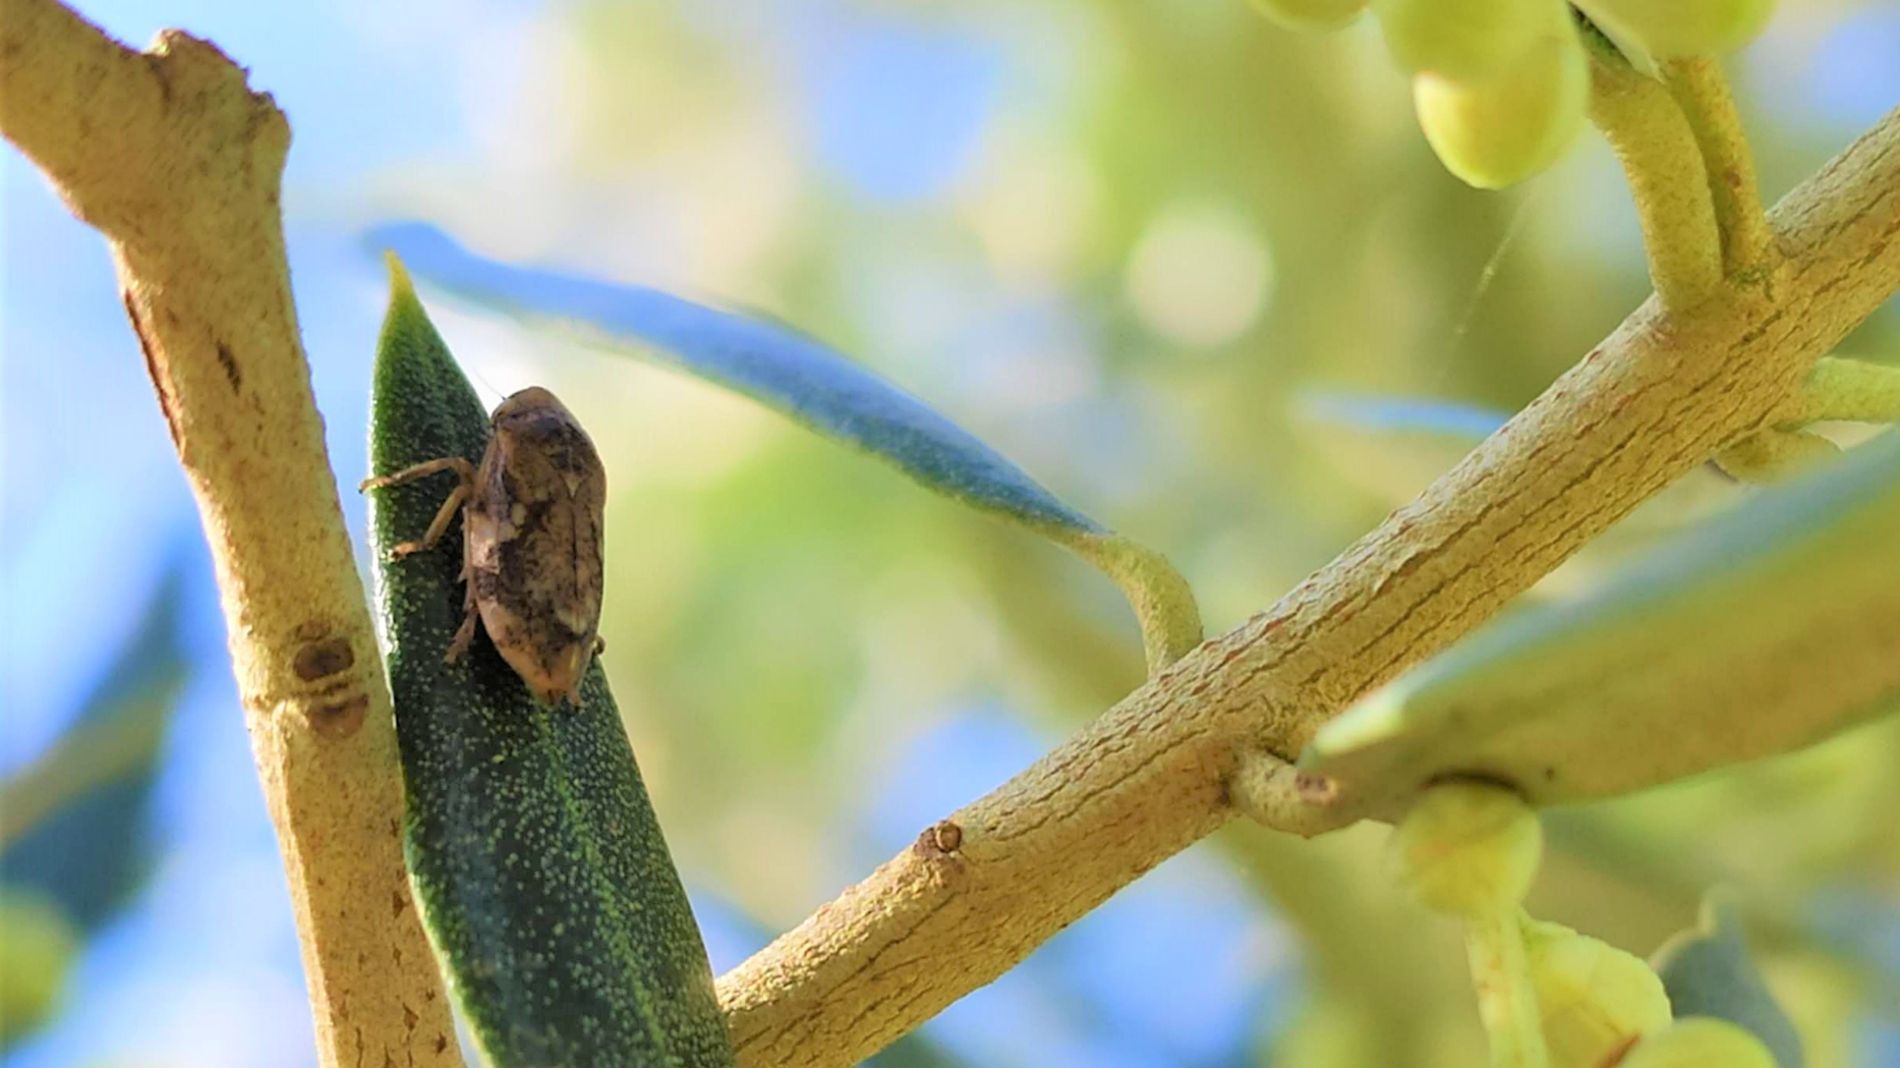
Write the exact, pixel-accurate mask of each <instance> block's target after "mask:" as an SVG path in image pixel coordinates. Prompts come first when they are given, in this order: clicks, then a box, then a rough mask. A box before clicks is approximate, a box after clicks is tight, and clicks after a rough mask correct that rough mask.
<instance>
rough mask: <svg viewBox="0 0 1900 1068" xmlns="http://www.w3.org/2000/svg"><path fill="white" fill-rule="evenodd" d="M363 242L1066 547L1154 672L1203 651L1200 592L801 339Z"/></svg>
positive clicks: (419, 236)
mask: <svg viewBox="0 0 1900 1068" xmlns="http://www.w3.org/2000/svg"><path fill="white" fill-rule="evenodd" d="M366 240H367V241H368V243H369V244H370V245H372V246H373V247H375V248H377V249H388V250H390V251H392V252H394V253H396V254H397V255H399V256H401V257H402V260H403V262H404V264H405V265H406V266H408V268H409V269H410V270H411V271H413V272H414V273H415V275H416V277H418V278H420V279H422V280H424V281H425V282H428V283H432V284H434V285H437V286H441V287H442V288H444V289H447V290H448V291H450V292H452V293H456V294H458V295H460V296H462V297H464V298H467V299H469V300H472V301H475V302H476V303H479V304H481V305H484V306H486V307H490V308H494V309H496V310H500V311H504V312H507V313H509V314H512V315H515V316H518V317H520V318H521V319H523V320H526V321H528V322H532V323H537V324H542V325H548V326H553V327H557V328H559V329H561V330H564V331H566V332H568V333H570V334H573V335H574V336H576V337H577V338H579V339H581V340H583V341H586V342H589V343H591V344H595V345H601V346H605V347H608V348H611V349H614V350H631V351H634V352H637V353H639V354H641V355H643V356H648V357H655V356H657V357H659V358H661V359H664V360H665V361H666V362H668V363H671V364H672V365H674V366H676V367H679V368H681V369H683V370H685V371H688V372H691V373H692V374H695V375H698V376H700V377H702V378H705V379H707V380H709V381H712V382H716V383H718V384H720V385H722V386H725V387H726V388H728V389H732V390H734V391H737V392H739V393H743V394H745V395H747V396H749V397H752V398H753V399H755V400H758V401H759V402H761V403H763V404H765V405H767V406H768V407H771V408H774V409H776V410H778V411H780V412H783V413H785V414H786V415H788V416H790V417H791V418H793V419H794V420H797V421H798V422H799V423H801V424H803V425H805V426H807V427H809V428H811V429H812V430H815V431H817V432H818V433H820V434H823V435H825V436H827V437H830V438H833V439H835V440H837V441H841V442H844V443H845V444H848V445H851V446H853V447H855V448H858V449H861V450H863V451H865V452H867V453H869V454H871V455H873V456H876V457H878V458H880V459H882V460H884V461H886V462H888V463H890V464H891V465H893V466H895V467H896V468H897V469H898V470H900V471H902V472H904V473H905V474H906V475H909V476H910V477H911V478H912V479H914V480H916V481H917V482H919V483H921V484H922V485H924V486H926V487H928V488H930V489H933V490H936V491H937V492H939V493H943V494H945V495H947V496H949V497H951V498H953V499H955V500H958V501H961V502H963V503H965V504H968V505H970V506H971V507H973V508H977V509H980V510H982V511H985V512H989V513H991V514H993V515H997V516H1000V517H1002V518H1005V519H1009V520H1011V521H1014V522H1016V523H1019V524H1021V525H1023V526H1026V527H1028V528H1030V529H1031V530H1034V531H1036V532H1038V533H1040V534H1042V535H1043V536H1045V537H1047V538H1050V539H1051V540H1053V541H1055V542H1057V543H1059V544H1061V545H1063V546H1065V547H1067V548H1069V549H1070V550H1071V551H1073V552H1075V553H1076V554H1077V555H1079V556H1081V557H1082V558H1083V559H1085V560H1088V561H1089V562H1090V563H1092V564H1094V565H1095V566H1097V567H1098V568H1100V569H1101V570H1102V571H1104V572H1105V573H1106V574H1107V575H1108V576H1109V577H1110V578H1112V579H1113V580H1114V581H1115V582H1116V584H1117V585H1119V586H1120V587H1121V588H1122V591H1123V593H1124V594H1125V595H1126V596H1127V597H1128V598H1129V600H1130V602H1131V603H1132V604H1133V606H1134V608H1135V613H1136V615H1137V616H1138V617H1139V619H1140V621H1141V626H1142V635H1143V644H1144V645H1145V647H1146V649H1147V653H1148V661H1149V666H1150V668H1151V669H1155V668H1159V667H1160V666H1162V665H1164V664H1167V663H1170V662H1172V661H1173V660H1175V659H1176V658H1178V657H1179V656H1180V655H1181V654H1182V653H1184V652H1186V651H1187V650H1188V649H1190V648H1192V647H1193V646H1194V645H1195V644H1196V643H1198V642H1199V641H1200V640H1201V621H1200V612H1199V609H1198V608H1197V607H1196V605H1195V603H1194V597H1193V594H1192V591H1190V590H1189V588H1188V586H1187V583H1186V581H1185V580H1184V579H1182V578H1181V576H1180V574H1179V573H1178V572H1176V571H1175V570H1174V568H1173V566H1172V565H1170V564H1169V563H1168V562H1167V560H1166V559H1165V558H1164V557H1162V556H1161V554H1159V553H1157V552H1154V551H1153V550H1151V549H1148V548H1146V547H1144V546H1141V545H1139V544H1137V543H1135V542H1133V541H1131V540H1129V539H1128V538H1125V537H1123V536H1121V535H1119V534H1115V533H1113V532H1112V531H1110V530H1108V529H1107V528H1106V527H1103V526H1102V525H1101V524H1099V523H1097V522H1096V521H1095V520H1093V519H1090V518H1089V517H1088V516H1086V515H1084V514H1083V513H1082V512H1080V511H1078V510H1076V509H1075V508H1073V507H1071V506H1069V505H1068V504H1066V503H1064V502H1063V501H1061V500H1059V499H1058V498H1057V497H1056V496H1055V495H1054V494H1052V493H1050V492H1049V491H1048V490H1047V489H1045V488H1043V487H1042V486H1041V485H1040V484H1038V483H1037V482H1036V481H1035V480H1034V479H1032V478H1031V477H1029V475H1028V474H1027V473H1026V472H1024V471H1023V470H1022V469H1021V468H1020V467H1017V466H1016V465H1015V464H1013V463H1011V462H1010V461H1009V460H1008V459H1006V458H1004V457H1003V456H1002V455H1001V454H999V453H997V452H996V451H995V450H994V449H992V448H990V447H989V446H988V445H985V444H984V443H983V442H982V441H980V440H978V439H977V438H976V437H975V436H973V435H972V434H970V433H969V432H968V431H966V430H964V429H963V428H961V427H959V426H957V425H956V424H955V423H953V422H951V421H950V420H949V419H946V418H945V417H944V416H942V415H941V414H939V413H938V412H937V411H935V410H934V409H932V408H931V407H930V406H929V405H927V404H925V403H923V402H922V401H920V400H918V399H917V398H915V397H912V396H911V395H909V394H908V393H905V392H904V391H903V390H901V389H899V388H898V387H896V386H895V385H892V384H891V383H890V382H887V381H885V380H884V379H883V378H881V377H879V376H878V375H876V374H874V373H872V372H871V371H870V370H869V369H867V368H865V367H864V366H862V365H861V364H858V363H856V362H854V361H852V360H850V359H847V358H846V357H845V356H843V355H842V354H840V353H839V352H837V351H836V350H834V349H832V348H830V347H828V346H826V345H824V344H822V343H820V342H818V341H816V340H814V339H812V338H810V337H808V336H806V335H804V334H802V333H799V332H798V331H796V330H793V329H790V328H788V327H785V326H782V325H779V324H777V323H774V322H769V321H766V320H763V319H757V318H752V317H748V316H744V315H740V314H737V313H734V312H730V311H722V310H719V309H715V308H709V307H706V306H704V305H700V304H695V303H693V302H691V301H687V300H682V299H680V298H679V297H675V296H672V295H670V294H667V293H662V292H660V291H658V290H655V289H649V288H645V287H641V286H625V285H615V284H612V283H607V282H601V281H596V280H592V279H587V278H579V277H574V276H571V275H564V274H558V273H554V272H551V271H544V270H537V269H533V268H527V267H519V266H515V265H511V264H506V263H501V262H498V261H495V260H491V259H486V258H484V257H481V256H478V255H475V254H473V253H471V252H469V251H468V250H466V249H464V248H462V247H461V246H460V245H459V244H457V243H456V242H455V241H454V240H453V239H451V238H450V237H449V236H448V235H447V234H445V233H443V232H442V231H441V230H439V229H437V228H435V227H433V226H430V225H428V224H426V223H415V222H409V223H395V224H390V225H386V226H382V227H378V228H376V229H374V230H372V231H371V232H370V233H369V234H368V235H367V237H366Z"/></svg>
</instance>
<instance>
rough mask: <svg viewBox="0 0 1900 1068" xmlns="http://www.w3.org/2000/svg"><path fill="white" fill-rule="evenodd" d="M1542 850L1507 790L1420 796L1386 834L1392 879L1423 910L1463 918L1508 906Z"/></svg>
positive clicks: (1467, 785)
mask: <svg viewBox="0 0 1900 1068" xmlns="http://www.w3.org/2000/svg"><path fill="white" fill-rule="evenodd" d="M1543 846H1544V833H1543V829H1542V827H1541V826H1540V825H1539V824H1538V822H1537V815H1536V813H1534V812H1532V811H1531V810H1530V807H1529V806H1527V805H1525V804H1524V801H1523V799H1522V798H1519V797H1518V796H1517V794H1516V793H1515V792H1513V791H1511V790H1507V789H1505V788H1504V787H1502V786H1492V785H1489V784H1486V783H1475V782H1450V783H1442V784H1440V785H1437V786H1434V787H1432V788H1430V789H1429V790H1426V791H1425V793H1424V794H1423V795H1421V796H1420V797H1419V799H1418V802H1417V803H1416V804H1414V805H1413V806H1412V811H1411V812H1409V813H1407V814H1406V816H1405V819H1403V820H1401V821H1400V822H1399V825H1398V827H1397V828H1396V829H1394V831H1393V832H1392V851H1393V855H1394V857H1395V859H1396V860H1397V863H1398V869H1399V877H1400V879H1401V880H1402V881H1403V882H1404V883H1405V884H1406V885H1407V886H1408V887H1410V888H1411V890H1412V892H1413V893H1414V894H1416V895H1417V896H1418V899H1419V900H1420V901H1422V902H1424V904H1425V906H1426V907H1427V908H1430V909H1433V910H1435V911H1438V912H1445V913H1450V914H1452V915H1455V916H1461V917H1464V918H1466V919H1476V918H1482V917H1486V916H1494V915H1497V914H1498V913H1500V912H1506V911H1508V910H1510V909H1514V908H1516V907H1517V905H1518V903H1519V902H1521V901H1523V900H1524V894H1525V892H1526V891H1528V890H1529V889H1530V885H1531V878H1532V876H1534V875H1536V874H1537V864H1538V861H1539V859H1540V857H1541V855H1542V852H1543Z"/></svg>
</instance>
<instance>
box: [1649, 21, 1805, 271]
mask: <svg viewBox="0 0 1900 1068" xmlns="http://www.w3.org/2000/svg"><path fill="white" fill-rule="evenodd" d="M1662 74H1663V82H1664V84H1665V85H1667V86H1668V88H1669V92H1670V95H1672V96H1674V97H1675V99H1676V105H1677V106H1678V107H1680V108H1681V109H1682V114H1683V116H1684V117H1685V118H1687V119H1688V120H1689V129H1690V130H1691V131H1693V132H1694V134H1695V139H1696V144H1697V145H1698V146H1700V148H1701V151H1702V162H1703V165H1704V166H1705V167H1706V168H1707V170H1708V178H1709V196H1710V198H1711V199H1712V200H1713V201H1714V203H1715V218H1716V223H1717V225H1719V226H1720V227H1721V230H1722V254H1723V265H1724V267H1725V268H1726V270H1727V273H1728V275H1729V277H1731V278H1732V277H1736V276H1738V275H1745V274H1747V273H1749V272H1752V271H1756V270H1759V269H1761V268H1762V267H1764V266H1767V265H1769V264H1772V263H1773V262H1774V261H1776V260H1778V259H1779V258H1780V252H1779V250H1777V249H1776V248H1775V235H1774V231H1773V230H1771V229H1770V228H1769V226H1768V213H1767V212H1766V211H1765V210H1763V208H1762V203H1761V189H1760V186H1759V183H1758V182H1757V181H1756V179H1755V159H1754V154H1753V153H1752V152H1750V151H1749V147H1748V134H1747V132H1746V131H1745V130H1743V129H1742V120H1741V115H1740V114H1739V113H1738V112H1737V111H1736V110H1735V97H1734V96H1733V94H1731V93H1730V92H1729V85H1728V79H1727V78H1726V77H1724V76H1723V74H1722V67H1721V64H1720V63H1718V62H1716V61H1715V60H1714V59H1712V58H1710V57H1708V56H1684V57H1681V58H1677V59H1669V60H1664V61H1663V63H1662Z"/></svg>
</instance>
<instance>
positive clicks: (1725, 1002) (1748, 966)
mask: <svg viewBox="0 0 1900 1068" xmlns="http://www.w3.org/2000/svg"><path fill="white" fill-rule="evenodd" d="M1735 911H1736V910H1735V906H1734V904H1733V903H1732V902H1730V901H1728V900H1727V899H1726V898H1725V897H1724V896H1723V895H1722V894H1720V893H1711V894H1710V895H1709V896H1708V897H1707V898H1706V899H1705V900H1704V901H1703V905H1702V917H1701V921H1700V922H1699V923H1698V924H1697V925H1696V926H1695V927H1692V928H1690V929H1689V930H1687V931H1684V932H1682V933H1681V934H1678V935H1676V936H1675V937H1674V938H1671V939H1670V940H1669V941H1668V942H1666V943H1664V944H1663V946H1662V947H1661V948H1659V949H1658V950H1656V953H1655V955H1654V958H1653V960H1652V961H1651V963H1652V964H1653V965H1654V967H1655V969H1656V972H1657V974H1659V975H1661V976H1662V981H1663V988H1664V989H1665V990H1667V991H1668V992H1669V1006H1670V1009H1671V1011H1673V1012H1674V1014H1675V1016H1676V1018H1677V1019H1681V1018H1682V1017H1685V1016H1715V1017H1719V1018H1721V1019H1724V1020H1728V1021H1730V1022H1731V1023H1735V1024H1738V1025H1740V1026H1742V1027H1745V1028H1747V1029H1748V1030H1750V1031H1752V1032H1754V1034H1755V1037H1756V1038H1759V1039H1761V1041H1762V1044H1763V1045H1765V1046H1767V1047H1768V1049H1769V1052H1771V1053H1773V1054H1774V1055H1775V1061H1776V1063H1777V1064H1779V1065H1780V1066H1781V1068H1805V1065H1806V1063H1807V1058H1806V1056H1805V1054H1804V1053H1803V1050H1802V1047H1801V1036H1800V1035H1799V1034H1798V1033H1796V1031H1795V1029H1794V1024H1793V1022H1792V1021H1790V1020H1789V1019H1788V1014H1787V1013H1786V1012H1784V1011H1782V1008H1781V1004H1780V1003H1779V1002H1778V1001H1776V1000H1775V996H1774V994H1773V992H1771V991H1770V990H1769V989H1768V984H1767V983H1766V982H1765V981H1763V979H1762V976H1761V969H1760V968H1759V967H1757V966H1756V964H1755V958H1754V956H1753V955H1752V954H1750V953H1749V951H1748V943H1747V941H1746V940H1744V938H1743V937H1742V925H1741V921H1740V920H1739V919H1737V918H1736V915H1735Z"/></svg>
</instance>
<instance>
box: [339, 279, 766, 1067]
mask: <svg viewBox="0 0 1900 1068" xmlns="http://www.w3.org/2000/svg"><path fill="white" fill-rule="evenodd" d="M392 273H393V275H394V279H393V292H392V294H391V298H390V306H389V314H388V318H387V319H386V320H385V321H384V324H383V333H382V338H381V340H380V342H379V344H378V348H377V354H376V368H375V373H374V380H373V385H372V394H371V402H370V463H371V465H372V467H373V468H374V471H375V473H377V474H387V473H390V472H393V471H397V470H400V469H402V468H404V467H407V466H410V465H412V464H415V463H419V462H422V461H424V460H432V459H437V458H440V457H445V456H461V457H466V458H468V459H469V460H470V461H474V460H477V459H478V458H479V457H480V455H481V452H482V449H483V447H484V445H485V443H486V439H487V435H488V416H487V413H486V412H484V411H483V410H482V406H481V403H480V401H478V400H477V399H476V396H475V392H474V390H473V389H471V388H470V387H469V384H468V381H467V379H465V378H464V377H463V376H462V372H461V370H460V369H459V368H457V366H456V365H455V361H454V360H453V358H452V357H450V355H449V352H448V349H447V348H446V347H445V346H444V345H443V343H442V339H441V337H440V336H438V335H437V334H436V331H435V328H434V327H433V326H432V325H431V324H430V322H429V319H428V316H427V315H426V314H425V313H424V311H423V309H422V305H421V304H420V303H419V302H418V301H417V300H416V295H415V291H414V290H413V289H412V288H411V287H410V285H409V282H408V279H407V277H406V276H405V275H404V273H403V271H402V269H401V267H400V265H397V264H394V263H392ZM452 486H453V482H452V480H451V478H450V476H447V475H442V476H438V477H432V478H425V479H422V480H419V481H417V482H414V483H410V484H407V485H402V486H392V487H385V488H382V489H377V490H374V491H373V492H372V495H371V498H370V539H371V543H372V545H373V547H374V549H375V552H376V563H375V568H374V570H375V573H376V578H377V583H376V586H377V598H376V601H377V614H378V619H379V622H380V624H381V627H382V629H383V636H384V640H385V642H386V644H387V646H388V665H389V682H390V690H391V692H392V694H393V696H394V698H395V709H396V737H397V742H398V745H399V747H400V750H401V756H402V768H403V782H404V786H405V790H406V793H407V801H408V807H407V814H406V817H405V826H404V847H405V853H406V855H407V858H408V863H409V871H410V877H411V879H412V880H413V883H414V886H415V889H416V897H417V900H418V901H419V902H420V904H421V909H422V916H423V921H424V924H425V926H426V927H427V929H428V931H429V936H430V939H431V941H432V942H433V943H434V946H435V949H436V952H437V954H438V955H439V956H440V957H441V958H442V960H443V963H444V964H445V966H446V972H447V974H448V976H449V978H450V986H451V988H452V990H453V991H454V993H455V997H456V999H457V1001H458V1003H459V1004H460V1006H461V1008H462V1010H463V1012H464V1013H465V1014H466V1016H467V1017H468V1019H469V1021H470V1023H471V1024H472V1025H473V1029H474V1032H475V1036H476V1039H477V1041H478V1042H479V1043H480V1045H481V1047H482V1050H483V1053H484V1055H485V1056H486V1057H487V1058H488V1060H489V1061H490V1063H492V1064H494V1065H496V1066H498V1068H530V1066H532V1068H540V1066H544V1065H553V1064H572V1065H581V1064H586V1065H603V1066H606V1065H625V1066H629V1068H632V1066H642V1068H644V1066H655V1065H668V1066H678V1068H729V1066H730V1065H731V1064H732V1063H733V1054H732V1050H731V1047H730V1044H729V1041H728V1039H727V1036H726V1028H725V1020H724V1018H723V1017H722V1016H721V1015H720V1012H719V1005H718V1002H717V1000H716V998H715V996H714V993H713V978H712V969H711V967H710V966H709V965H708V964H707V961H706V950H705V946H704V943H703V942H702V941H701V939H700V933H699V928H698V926H697V924H696V923H695V922H694V920H693V914H692V910H691V908H690V907H689V906H688V904H687V900H686V893H685V890H684V888H683V887H682V886H681V884H680V879H679V874H678V872H677V871H675V869H674V867H673V862H672V859H671V856H670V854H669V853H668V851H667V848H666V841H665V838H664V837H663V836H662V835H661V833H660V825H659V823H658V821H657V820H656V819H655V817H654V814H653V808H652V805H651V804H650V803H649V802H648V800H647V795H646V790H645V787H644V786H642V784H641V781H640V771H639V768H638V767H637V766H636V765H635V763H634V757H633V751H632V749H631V748H630V747H629V745H628V742H627V735H626V731H625V729H624V728H623V726H622V724H621V720H620V713H619V710H618V709H617V708H616V707H615V705H614V699H613V696H612V695H611V694H610V693H609V692H608V690H607V679H606V676H605V674H604V673H603V672H602V670H601V667H600V665H599V663H598V662H596V663H595V664H593V665H592V666H591V667H590V668H589V669H588V673H587V677H586V679H585V680H584V682H583V683H582V686H581V699H580V701H579V704H578V707H576V706H574V705H567V704H564V705H562V706H559V707H554V708H548V707H544V706H542V705H540V704H538V703H537V702H536V701H535V699H534V698H533V696H531V695H530V693H529V692H528V689H527V687H526V685H525V684H524V683H523V682H522V681H521V679H520V678H519V677H518V676H516V675H515V673H514V672H513V671H512V670H511V669H510V668H509V667H508V665H507V663H506V662H505V661H503V660H502V659H501V655H500V654H499V653H497V652H496V651H495V648H494V646H493V644H491V643H490V642H489V640H488V637H487V636H486V635H485V634H478V635H477V637H476V639H475V642H474V644H473V645H472V646H471V647H470V648H469V650H468V652H467V654H466V655H464V656H463V657H461V658H460V659H459V660H457V661H456V662H455V663H447V662H445V661H444V659H443V654H444V652H445V650H447V648H448V646H449V642H450V638H451V636H452V635H453V633H454V631H455V629H456V627H457V626H458V625H459V624H460V623H461V620H462V598H463V585H462V579H461V569H462V539H461V531H460V521H459V519H458V521H457V523H456V524H455V525H454V526H452V527H450V529H449V534H448V536H446V537H444V538H443V539H442V541H441V542H440V543H438V544H437V545H436V546H435V547H434V548H432V549H429V550H426V551H423V552H418V553H414V554H412V555H410V556H407V557H404V558H402V559H399V560H392V559H390V558H389V550H390V549H391V548H392V547H393V546H394V545H396V544H397V543H399V542H402V541H405V540H409V539H413V538H415V537H417V536H419V535H420V534H421V532H422V531H423V530H424V529H425V528H426V527H427V526H428V524H429V520H430V517H431V516H432V515H433V514H434V512H435V510H436V508H437V506H438V505H440V504H441V503H442V500H443V498H444V496H445V495H446V494H447V493H448V492H449V490H450V488H451V487H452Z"/></svg>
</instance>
